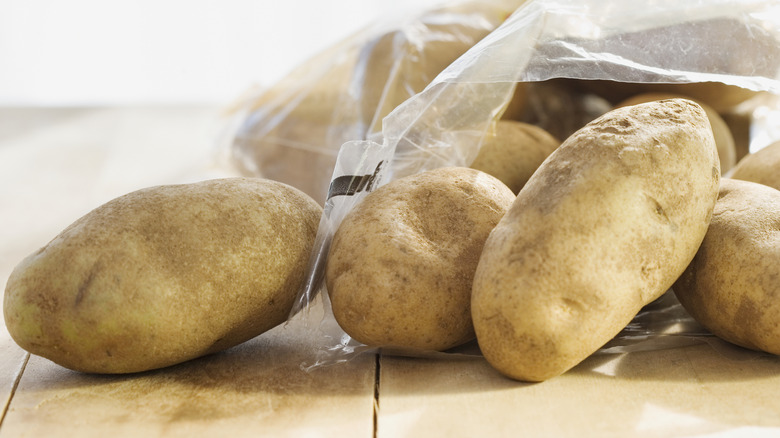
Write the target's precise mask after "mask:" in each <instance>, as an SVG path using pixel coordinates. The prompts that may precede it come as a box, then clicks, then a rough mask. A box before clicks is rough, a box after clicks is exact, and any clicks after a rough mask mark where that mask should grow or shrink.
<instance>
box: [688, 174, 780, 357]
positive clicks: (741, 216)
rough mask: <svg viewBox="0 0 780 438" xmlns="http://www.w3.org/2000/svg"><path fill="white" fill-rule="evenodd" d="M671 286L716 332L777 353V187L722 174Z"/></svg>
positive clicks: (779, 225)
mask: <svg viewBox="0 0 780 438" xmlns="http://www.w3.org/2000/svg"><path fill="white" fill-rule="evenodd" d="M673 290H674V293H675V295H676V296H677V298H678V299H679V301H680V303H681V304H682V305H683V307H684V308H685V309H686V310H687V311H688V313H690V315H691V316H692V317H693V318H694V319H695V320H696V321H698V322H699V323H700V324H701V325H703V326H704V327H705V328H707V329H708V330H710V331H711V332H712V333H714V334H715V335H716V336H718V337H720V338H722V339H724V340H726V341H729V342H731V343H734V344H737V345H740V346H742V347H746V348H750V349H753V350H760V351H765V352H768V353H772V354H780V324H779V323H778V322H779V321H780V191H778V190H775V189H773V188H771V187H767V186H764V185H762V184H757V183H753V182H749V181H741V180H736V179H729V178H724V179H723V180H722V181H721V186H720V194H719V197H718V201H717V202H716V203H715V210H714V212H713V215H712V222H711V223H710V227H709V229H708V231H707V234H706V235H705V237H704V241H702V244H701V247H700V248H699V251H698V252H697V253H696V256H695V257H694V259H693V261H692V262H691V264H690V265H689V266H688V268H687V269H686V270H685V272H684V273H683V275H682V276H681V277H680V278H679V279H678V280H677V281H676V282H675V284H674V286H673Z"/></svg>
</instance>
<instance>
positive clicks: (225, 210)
mask: <svg viewBox="0 0 780 438" xmlns="http://www.w3.org/2000/svg"><path fill="white" fill-rule="evenodd" d="M320 215H321V208H320V207H319V205H317V203H316V202H314V201H313V200H312V199H311V198H309V197H308V196H306V195H304V194H303V193H302V192H300V191H298V190H297V189H294V188H292V187H289V186H286V185H284V184H281V183H277V182H273V181H270V180H262V179H255V178H227V179H217V180H210V181H203V182H199V183H193V184H182V185H167V186H157V187H150V188H146V189H142V190H139V191H136V192H132V193H129V194H126V195H124V196H121V197H119V198H116V199H114V200H112V201H109V202H107V203H106V204H104V205H102V206H100V207H98V208H96V209H95V210H93V211H91V212H90V213H88V214H86V215H85V216H83V217H82V218H80V219H78V220H77V221H76V222H74V223H73V224H72V225H70V226H69V227H67V228H66V229H65V230H63V231H62V232H61V233H60V234H59V235H58V236H56V237H55V238H54V239H53V240H52V241H51V242H49V243H48V244H47V245H46V246H44V247H43V248H41V249H40V250H38V251H37V252H35V253H33V254H31V255H30V256H28V257H27V258H25V259H24V260H23V261H22V262H21V263H20V264H19V265H18V266H17V267H16V268H15V269H14V271H13V272H12V274H11V276H10V278H9V280H8V283H7V286H6V290H5V297H4V316H5V322H6V325H7V327H8V331H9V333H10V334H11V336H12V337H13V339H14V340H15V341H16V342H17V343H18V344H19V345H20V346H21V347H22V348H24V349H26V350H28V351H29V352H31V353H33V354H37V355H40V356H43V357H45V358H48V359H50V360H52V361H54V362H56V363H58V364H60V365H62V366H64V367H67V368H70V369H73V370H78V371H84V372H91V373H130V372H137V371H145V370H149V369H154V368H160V367H165V366H168V365H172V364H175V363H179V362H183V361H185V360H188V359H192V358H195V357H198V356H202V355H205V354H208V353H212V352H216V351H219V350H222V349H225V348H228V347H231V346H233V345H236V344H238V343H241V342H243V341H246V340H248V339H250V338H252V337H254V336H256V335H258V334H260V333H262V332H264V331H266V330H268V329H270V328H272V327H274V326H276V325H278V324H280V323H281V322H283V321H284V320H286V318H287V316H288V314H289V312H290V310H291V307H292V304H293V301H294V299H295V296H296V294H297V292H298V289H299V287H300V286H301V285H302V283H303V281H304V279H305V272H306V269H307V265H308V259H309V253H310V251H311V248H312V246H313V242H314V236H315V234H316V231H317V227H318V224H319V218H320Z"/></svg>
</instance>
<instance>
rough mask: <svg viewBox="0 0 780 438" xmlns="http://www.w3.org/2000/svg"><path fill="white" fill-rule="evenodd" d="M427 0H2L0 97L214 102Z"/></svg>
mask: <svg viewBox="0 0 780 438" xmlns="http://www.w3.org/2000/svg"><path fill="white" fill-rule="evenodd" d="M439 3H442V2H441V1H433V0H391V1H387V0H325V1H316V0H186V1H185V0H134V1H130V0H122V1H100V0H69V1H61V0H0V106H74V105H75V106H80V105H127V104H171V103H172V104H181V103H185V104H190V103H197V104H201V103H205V104H212V103H217V104H222V103H226V102H229V101H230V100H232V99H235V98H236V97H237V96H238V95H239V94H240V93H242V92H244V91H245V90H247V89H249V88H250V87H252V86H260V87H265V86H268V85H271V84H273V82H274V81H276V80H278V79H279V78H280V77H281V76H282V75H284V74H285V73H286V72H287V71H289V70H290V69H291V68H292V67H294V66H295V65H297V64H298V63H300V62H302V61H303V60H305V59H306V58H308V57H309V56H311V55H313V54H315V53H317V52H318V51H320V50H322V49H324V48H326V47H328V46H329V45H331V44H333V43H335V42H337V41H339V40H341V39H343V38H345V37H347V36H348V35H351V34H352V33H353V32H355V31H357V30H359V29H361V28H363V27H365V26H367V25H370V23H372V22H374V21H375V20H377V19H379V18H380V17H388V16H394V15H400V14H408V13H410V12H412V11H416V10H420V9H422V8H423V7H424V6H425V5H433V4H439Z"/></svg>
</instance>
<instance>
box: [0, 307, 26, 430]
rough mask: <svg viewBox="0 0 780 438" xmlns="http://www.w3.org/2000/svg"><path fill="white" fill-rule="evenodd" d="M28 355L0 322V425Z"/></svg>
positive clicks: (0, 425)
mask: <svg viewBox="0 0 780 438" xmlns="http://www.w3.org/2000/svg"><path fill="white" fill-rule="evenodd" d="M0 309H2V306H0ZM28 357H29V354H28V353H27V352H26V351H24V350H22V349H21V348H19V346H17V345H16V343H14V341H13V340H12V339H11V336H10V335H9V334H8V330H6V328H5V324H0V427H2V424H3V419H4V418H5V413H6V411H7V410H8V405H9V404H10V402H11V397H12V396H13V394H14V391H15V390H16V385H17V384H18V383H19V379H20V378H21V376H22V372H23V371H24V367H25V365H26V364H27V358H28Z"/></svg>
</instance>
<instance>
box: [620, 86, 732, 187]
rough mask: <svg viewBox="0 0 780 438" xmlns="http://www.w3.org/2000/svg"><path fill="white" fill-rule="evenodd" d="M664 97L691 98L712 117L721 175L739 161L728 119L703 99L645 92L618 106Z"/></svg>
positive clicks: (662, 98) (708, 116)
mask: <svg viewBox="0 0 780 438" xmlns="http://www.w3.org/2000/svg"><path fill="white" fill-rule="evenodd" d="M664 99H690V100H693V101H694V102H696V103H697V104H699V106H701V108H702V109H703V110H704V112H705V113H707V118H709V119H710V125H711V126H712V135H713V137H715V146H716V147H717V148H718V158H719V159H720V173H721V175H724V174H725V173H726V172H728V171H729V170H730V169H731V168H732V167H734V165H735V164H736V162H737V148H736V145H735V142H734V136H733V135H732V134H731V129H730V128H729V125H727V124H726V121H725V120H723V117H721V116H720V114H718V112H717V111H715V109H714V108H712V107H711V106H709V105H707V104H706V103H704V102H702V101H701V100H697V99H692V98H690V97H687V96H683V95H680V94H674V93H643V94H638V95H636V96H632V97H630V98H628V99H626V100H624V101H623V102H620V103H619V104H617V105H616V106H617V107H623V106H628V105H636V104H638V103H645V102H652V101H654V100H664Z"/></svg>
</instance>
